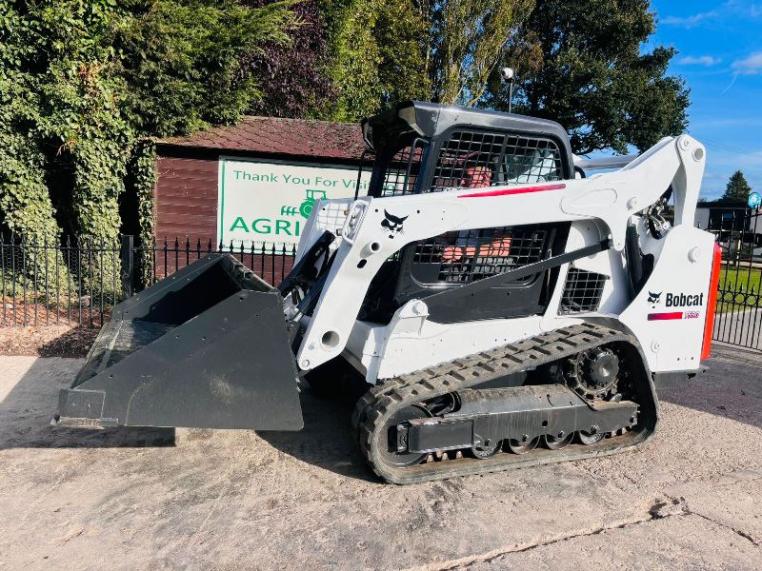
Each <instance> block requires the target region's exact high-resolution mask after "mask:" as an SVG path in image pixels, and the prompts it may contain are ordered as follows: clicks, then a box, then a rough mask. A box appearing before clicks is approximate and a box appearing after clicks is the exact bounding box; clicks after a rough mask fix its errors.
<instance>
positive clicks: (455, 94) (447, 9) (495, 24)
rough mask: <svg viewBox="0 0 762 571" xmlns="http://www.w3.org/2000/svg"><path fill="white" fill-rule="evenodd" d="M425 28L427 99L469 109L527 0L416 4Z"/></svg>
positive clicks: (524, 10) (449, 0)
mask: <svg viewBox="0 0 762 571" xmlns="http://www.w3.org/2000/svg"><path fill="white" fill-rule="evenodd" d="M420 4H421V6H422V8H423V11H424V16H425V17H426V19H427V23H428V27H429V39H428V45H427V46H426V52H427V57H426V61H427V64H428V75H429V79H430V81H431V86H432V99H433V100H434V101H439V102H442V103H463V104H465V105H468V106H471V105H474V104H476V103H477V102H478V101H479V100H481V98H482V96H483V95H484V92H485V90H486V88H487V82H488V80H489V78H490V76H491V75H492V74H493V72H494V71H495V69H496V66H497V64H498V63H499V62H500V57H501V55H502V53H503V48H504V46H505V43H506V42H507V41H508V39H509V38H510V36H511V33H512V31H513V30H514V29H515V28H516V26H517V25H518V24H519V23H520V22H521V21H522V20H523V19H524V18H526V16H527V15H528V14H529V11H530V10H531V8H532V6H533V4H534V2H533V0H444V1H440V2H425V1H424V2H420Z"/></svg>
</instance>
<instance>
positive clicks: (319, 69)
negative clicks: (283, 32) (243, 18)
mask: <svg viewBox="0 0 762 571" xmlns="http://www.w3.org/2000/svg"><path fill="white" fill-rule="evenodd" d="M270 3H271V0H250V1H249V2H247V4H249V5H252V6H255V7H261V6H264V5H267V4H270ZM291 10H292V12H293V13H294V15H295V16H296V18H297V19H298V20H299V23H300V25H299V27H298V28H296V29H295V30H293V31H292V32H291V34H290V36H291V40H290V41H289V42H288V43H283V42H277V41H274V42H268V43H267V44H265V45H264V46H263V49H261V50H257V51H255V52H253V53H250V54H247V55H245V56H244V57H243V58H242V69H244V70H247V71H248V72H249V73H251V74H252V75H253V76H254V77H256V78H257V84H258V86H259V88H260V91H261V97H259V98H258V99H254V100H253V101H252V102H251V106H250V108H249V109H248V111H247V112H249V113H254V114H257V115H269V116H274V117H297V118H307V117H315V116H318V115H319V114H320V112H321V110H323V109H325V108H326V102H328V101H332V100H333V98H334V97H335V95H336V88H335V87H334V85H333V83H332V81H331V78H330V77H329V75H328V73H327V71H326V70H327V67H328V65H329V58H328V38H327V33H326V22H325V18H324V17H323V15H322V14H321V12H320V7H319V6H318V2H317V0H303V1H301V2H299V3H298V4H295V5H294V6H293V7H292V8H291ZM295 47H296V49H295Z"/></svg>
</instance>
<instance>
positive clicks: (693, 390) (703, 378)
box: [658, 344, 762, 428]
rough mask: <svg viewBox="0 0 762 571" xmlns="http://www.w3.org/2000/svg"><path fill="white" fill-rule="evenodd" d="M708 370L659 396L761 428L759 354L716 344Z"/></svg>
mask: <svg viewBox="0 0 762 571" xmlns="http://www.w3.org/2000/svg"><path fill="white" fill-rule="evenodd" d="M706 368H707V371H706V373H705V374H703V375H699V376H697V377H696V378H695V379H694V380H692V381H688V382H686V383H684V384H679V385H676V386H670V387H669V388H664V389H660V390H659V391H658V393H659V399H660V400H662V401H666V402H670V403H673V404H677V405H680V406H684V407H687V408H692V409H694V410H698V411H701V412H707V413H709V414H713V415H716V416H721V417H725V418H729V419H731V420H735V421H738V422H742V423H745V424H749V425H751V426H755V427H757V428H762V417H760V416H759V414H758V411H760V410H762V353H759V352H756V351H750V350H746V349H739V348H735V347H732V346H728V345H719V344H715V345H714V348H713V351H712V358H711V359H710V360H709V361H707V362H706Z"/></svg>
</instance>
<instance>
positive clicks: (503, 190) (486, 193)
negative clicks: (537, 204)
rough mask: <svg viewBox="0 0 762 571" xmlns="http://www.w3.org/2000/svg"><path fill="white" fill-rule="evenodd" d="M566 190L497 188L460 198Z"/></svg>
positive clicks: (558, 186) (555, 186)
mask: <svg viewBox="0 0 762 571" xmlns="http://www.w3.org/2000/svg"><path fill="white" fill-rule="evenodd" d="M565 188H566V185H565V184H545V185H541V186H525V187H522V188H496V189H495V190H487V191H484V192H472V193H469V194H461V195H459V196H458V198H485V197H487V196H510V195H512V194H528V193H530V192H545V191H547V190H563V189H565Z"/></svg>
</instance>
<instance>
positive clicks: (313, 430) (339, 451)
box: [258, 388, 378, 481]
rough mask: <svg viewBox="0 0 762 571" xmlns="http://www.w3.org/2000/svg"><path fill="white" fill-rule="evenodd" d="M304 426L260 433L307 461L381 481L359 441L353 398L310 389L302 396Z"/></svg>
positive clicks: (339, 471)
mask: <svg viewBox="0 0 762 571" xmlns="http://www.w3.org/2000/svg"><path fill="white" fill-rule="evenodd" d="M300 400H301V403H302V413H303V415H304V429H303V430H301V431H300V432H258V434H259V436H261V437H262V438H263V439H264V440H265V441H267V442H268V443H270V444H271V445H272V446H274V447H275V448H277V449H278V450H280V451H281V452H284V453H285V454H288V455H290V456H293V457H295V458H297V459H299V460H301V461H303V462H308V463H310V464H314V465H316V466H320V467H322V468H325V469H327V470H331V471H333V472H336V473H338V474H341V475H343V476H348V477H351V478H358V479H361V480H369V481H378V479H377V478H376V477H375V475H374V474H373V473H372V472H371V471H370V469H369V468H368V466H367V464H366V462H365V459H364V458H363V456H362V454H361V453H360V450H359V446H358V444H357V442H356V441H355V431H354V430H353V429H352V426H351V423H350V417H351V414H352V408H353V406H354V403H352V402H351V399H341V398H331V397H327V396H317V395H315V394H314V393H313V392H311V391H310V389H309V388H305V389H303V390H302V393H301V395H300Z"/></svg>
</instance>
